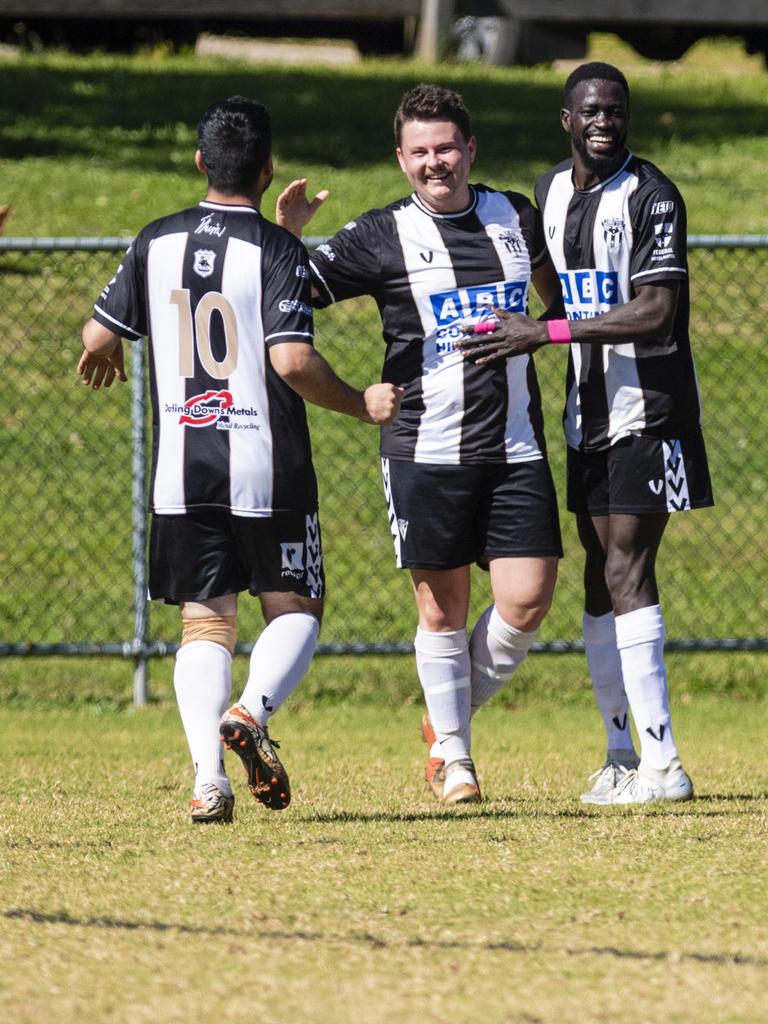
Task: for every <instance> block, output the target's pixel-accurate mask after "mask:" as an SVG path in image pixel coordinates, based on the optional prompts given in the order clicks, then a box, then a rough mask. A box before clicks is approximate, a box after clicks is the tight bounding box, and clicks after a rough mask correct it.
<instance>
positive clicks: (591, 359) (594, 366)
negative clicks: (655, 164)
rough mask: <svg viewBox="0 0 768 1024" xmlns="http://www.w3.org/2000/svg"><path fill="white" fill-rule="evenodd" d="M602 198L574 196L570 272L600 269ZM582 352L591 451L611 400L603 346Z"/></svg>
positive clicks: (567, 229) (567, 235)
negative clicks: (597, 237) (597, 241)
mask: <svg viewBox="0 0 768 1024" xmlns="http://www.w3.org/2000/svg"><path fill="white" fill-rule="evenodd" d="M601 196H602V191H599V192H589V193H584V192H574V193H573V195H572V196H571V201H570V202H569V203H568V213H567V214H566V218H565V225H564V229H563V230H564V234H563V256H564V257H565V265H566V267H567V268H568V269H569V270H582V269H583V268H584V267H594V266H596V264H595V253H594V244H593V241H594V234H593V232H594V229H595V220H596V218H597V208H598V206H599V205H600V198H601ZM580 349H581V352H580V354H581V374H580V380H579V404H580V408H581V424H582V432H583V441H582V444H583V445H584V447H586V448H589V447H592V446H593V445H594V444H595V443H596V442H598V441H599V440H600V438H604V437H605V436H606V433H607V431H608V416H609V409H608V396H607V394H606V390H605V372H604V370H603V346H602V345H581V346H580ZM609 358H613V353H609ZM617 358H619V357H617ZM569 369H570V367H569Z"/></svg>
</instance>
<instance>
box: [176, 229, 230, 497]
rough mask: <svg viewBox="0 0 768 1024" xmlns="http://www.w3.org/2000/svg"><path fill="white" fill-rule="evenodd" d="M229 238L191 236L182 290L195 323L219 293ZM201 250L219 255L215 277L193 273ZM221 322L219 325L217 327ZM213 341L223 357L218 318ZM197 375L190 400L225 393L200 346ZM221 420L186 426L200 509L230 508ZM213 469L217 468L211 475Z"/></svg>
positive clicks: (187, 472)
mask: <svg viewBox="0 0 768 1024" xmlns="http://www.w3.org/2000/svg"><path fill="white" fill-rule="evenodd" d="M227 244H228V241H227V238H226V237H225V238H223V239H219V238H210V237H206V238H205V240H204V241H201V240H200V239H198V238H195V236H194V235H190V236H189V238H188V239H187V244H186V248H185V250H184V268H183V270H182V287H183V288H187V289H189V292H190V304H191V309H192V320H193V323H194V318H195V310H196V309H197V305H198V303H199V302H200V300H201V299H202V298H203V296H204V295H205V294H206V293H207V292H220V291H221V285H222V278H223V271H224V257H225V255H226V251H227ZM198 249H210V250H212V251H213V252H215V253H216V258H215V259H214V261H213V273H212V274H210V275H209V276H208V277H201V276H200V274H198V273H196V272H195V270H194V269H193V267H194V258H195V252H196V251H197V250H198ZM217 321H218V323H217ZM211 329H212V338H215V339H216V341H215V342H214V343H213V344H212V349H213V351H214V353H215V354H217V355H218V356H221V355H223V346H222V343H221V330H222V327H221V322H220V318H219V316H218V314H214V315H213V316H212V317H211ZM194 353H195V356H194V358H195V375H194V377H192V378H191V379H190V380H187V381H186V383H185V393H186V397H187V399H190V398H194V397H195V395H201V394H204V393H205V392H206V391H208V390H211V391H221V390H224V389H226V387H227V384H228V382H227V381H226V380H220V379H216V378H214V377H211V376H210V374H208V373H207V371H206V370H205V369H204V368H203V365H202V363H201V362H200V356H199V353H198V347H197V344H195V346H194ZM217 422H218V420H216V421H214V422H213V423H211V424H209V425H208V426H205V427H192V426H186V427H185V428H184V486H185V488H186V489H187V490H188V492H189V493H191V494H194V495H196V504H198V505H220V506H224V507H225V508H226V507H228V506H229V504H230V489H229V432H228V431H227V430H217V429H216V424H217ZM211 466H215V467H216V471H215V472H213V473H212V472H211Z"/></svg>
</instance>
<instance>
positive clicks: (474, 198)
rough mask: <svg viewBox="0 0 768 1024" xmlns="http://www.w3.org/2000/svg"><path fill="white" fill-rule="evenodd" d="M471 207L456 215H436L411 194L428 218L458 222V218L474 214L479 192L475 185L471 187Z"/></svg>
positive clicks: (457, 212)
mask: <svg viewBox="0 0 768 1024" xmlns="http://www.w3.org/2000/svg"><path fill="white" fill-rule="evenodd" d="M468 188H469V206H465V207H464V209H463V210H457V211H456V213H435V212H434V210H428V209H427V207H426V206H425V205H424V204H423V203H422V201H421V200H420V199H419V197H418V196H417V195H416V193H415V192H413V193H412V194H411V199H412V200H413V202H414V205H415V206H418V208H419V209H420V210H421V212H422V213H426V215H427V216H428V217H432V218H433V219H434V220H456V219H457V218H458V217H466V216H467V214H468V213H472V211H473V210H474V208H475V207H476V206H477V192H476V191H475V187H474V185H469V186H468Z"/></svg>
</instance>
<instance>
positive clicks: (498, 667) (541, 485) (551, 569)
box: [469, 459, 562, 714]
mask: <svg viewBox="0 0 768 1024" xmlns="http://www.w3.org/2000/svg"><path fill="white" fill-rule="evenodd" d="M475 545H476V550H477V552H478V561H479V562H480V564H481V565H486V564H487V565H488V567H489V570H490V577H491V591H492V594H493V604H492V605H491V606H490V607H488V608H486V609H485V611H484V612H483V613H482V615H481V616H480V618H479V619H478V621H477V623H476V625H475V627H474V629H473V630H472V636H471V640H470V645H469V649H470V657H471V662H472V677H471V678H472V701H471V705H472V713H473V714H474V713H475V712H476V711H477V709H478V708H480V707H481V706H482V705H483V704H485V702H486V701H487V700H489V699H490V698H491V697H492V696H493V694H494V693H496V691H497V690H499V689H500V688H501V687H502V686H503V685H504V683H505V682H507V680H509V679H510V678H511V677H512V675H513V673H514V672H515V671H517V669H518V668H519V666H520V665H521V664H522V662H523V661H524V660H525V658H526V656H527V654H528V651H529V650H530V647H531V644H532V643H533V641H534V640H535V638H536V634H537V632H538V629H539V626H540V625H541V623H542V621H543V620H544V617H545V615H546V614H547V612H548V611H549V608H550V605H551V604H552V595H553V593H554V589H555V582H556V580H557V567H558V560H559V558H560V557H561V555H562V541H561V538H560V524H559V518H558V512H557V498H556V495H555V488H554V484H553V482H552V474H551V473H550V470H549V466H548V464H547V462H546V460H544V459H535V460H532V461H531V462H523V463H518V464H512V465H509V466H502V467H492V468H489V469H488V471H487V472H486V474H485V479H484V487H483V494H482V503H481V514H480V515H479V516H478V519H477V523H476V527H475Z"/></svg>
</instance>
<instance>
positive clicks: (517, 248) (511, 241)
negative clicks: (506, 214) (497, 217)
mask: <svg viewBox="0 0 768 1024" xmlns="http://www.w3.org/2000/svg"><path fill="white" fill-rule="evenodd" d="M497 238H498V239H499V241H500V242H501V244H502V245H503V246H504V248H505V249H506V250H507V252H510V253H515V254H519V253H522V252H523V250H524V249H525V239H524V238H523V233H522V231H518V230H517V229H515V228H502V229H501V230H500V231H499V232H498V235H497Z"/></svg>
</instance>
